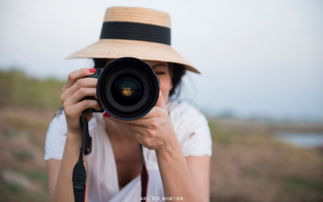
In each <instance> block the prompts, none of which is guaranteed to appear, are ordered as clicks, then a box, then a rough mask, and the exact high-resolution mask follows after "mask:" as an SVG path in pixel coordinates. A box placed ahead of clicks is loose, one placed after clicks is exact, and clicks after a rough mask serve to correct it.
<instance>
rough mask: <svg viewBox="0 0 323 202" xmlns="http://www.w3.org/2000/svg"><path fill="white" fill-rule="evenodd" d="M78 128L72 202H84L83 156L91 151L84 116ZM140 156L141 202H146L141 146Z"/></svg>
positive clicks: (144, 167)
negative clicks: (79, 133) (80, 130)
mask: <svg viewBox="0 0 323 202" xmlns="http://www.w3.org/2000/svg"><path fill="white" fill-rule="evenodd" d="M80 126H81V129H82V144H81V149H80V155H79V159H78V161H77V163H76V164H75V166H74V168H73V174H72V182H73V192H74V202H85V193H86V170H85V167H84V161H83V155H84V154H85V155H88V154H90V153H91V149H92V138H91V137H90V133H89V128H88V121H87V119H86V116H85V114H84V113H83V114H82V116H81V118H80ZM139 151H140V156H141V163H142V168H141V176H140V177H141V178H140V182H141V198H140V201H141V202H146V196H147V190H148V181H149V175H148V170H147V167H146V161H145V157H144V154H143V146H142V145H141V144H140V146H139Z"/></svg>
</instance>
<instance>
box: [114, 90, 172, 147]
mask: <svg viewBox="0 0 323 202" xmlns="http://www.w3.org/2000/svg"><path fill="white" fill-rule="evenodd" d="M111 119H113V120H114V121H116V122H119V123H120V124H121V126H125V127H127V129H128V130H129V131H130V132H131V133H133V134H131V135H135V138H136V139H137V141H138V142H139V143H140V144H142V145H143V146H145V147H147V148H149V149H154V150H162V149H166V148H167V147H168V146H169V143H170V141H169V140H170V139H171V136H173V135H174V129H173V126H172V123H171V120H170V117H169V113H168V110H167V107H166V105H165V101H164V97H163V95H162V93H161V92H160V93H159V98H158V101H157V104H156V106H154V107H153V108H152V110H151V111H150V112H149V113H148V114H147V115H146V116H144V117H143V118H141V119H137V120H133V121H121V120H117V119H114V118H112V117H111Z"/></svg>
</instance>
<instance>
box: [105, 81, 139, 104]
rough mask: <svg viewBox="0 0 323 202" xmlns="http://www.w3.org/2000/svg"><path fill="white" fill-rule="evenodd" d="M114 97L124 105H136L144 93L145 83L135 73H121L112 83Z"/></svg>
mask: <svg viewBox="0 0 323 202" xmlns="http://www.w3.org/2000/svg"><path fill="white" fill-rule="evenodd" d="M111 87H112V89H111V93H112V97H113V98H114V100H115V101H116V102H117V103H119V104H120V105H123V106H131V105H135V104H137V103H138V102H139V100H140V99H141V98H142V95H143V91H144V89H143V85H142V83H141V82H140V80H139V79H138V78H137V77H135V76H133V75H121V76H119V77H117V78H116V79H115V80H114V81H113V83H112V86H111Z"/></svg>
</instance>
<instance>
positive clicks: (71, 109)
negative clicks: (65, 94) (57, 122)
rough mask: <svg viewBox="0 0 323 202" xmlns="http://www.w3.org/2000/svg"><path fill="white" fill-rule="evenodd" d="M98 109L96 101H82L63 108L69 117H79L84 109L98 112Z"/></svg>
mask: <svg viewBox="0 0 323 202" xmlns="http://www.w3.org/2000/svg"><path fill="white" fill-rule="evenodd" d="M99 108H100V106H99V103H98V102H97V101H96V100H83V101H81V102H78V103H76V104H74V105H67V106H66V107H64V111H65V113H66V114H68V116H69V117H75V116H77V117H79V116H80V115H81V114H82V112H83V111H85V110H86V109H96V110H98V109H99Z"/></svg>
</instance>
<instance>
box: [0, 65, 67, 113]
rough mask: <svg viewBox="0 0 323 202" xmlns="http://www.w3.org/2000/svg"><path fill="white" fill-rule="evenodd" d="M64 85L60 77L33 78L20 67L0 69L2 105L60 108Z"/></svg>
mask: <svg viewBox="0 0 323 202" xmlns="http://www.w3.org/2000/svg"><path fill="white" fill-rule="evenodd" d="M63 85H64V82H63V81H60V80H58V79H54V78H46V79H38V78H33V77H29V76H27V75H26V74H25V73H24V72H23V71H21V70H18V69H10V70H0V97H1V99H0V106H4V105H5V106H8V105H19V106H22V107H32V108H53V109H54V108H59V107H60V101H59V97H60V96H59V95H60V89H61V88H62V87H63Z"/></svg>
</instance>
